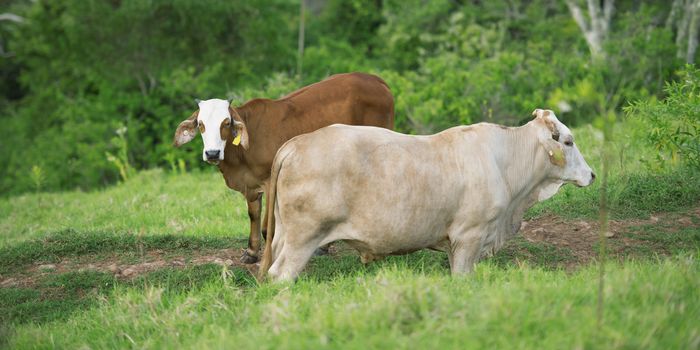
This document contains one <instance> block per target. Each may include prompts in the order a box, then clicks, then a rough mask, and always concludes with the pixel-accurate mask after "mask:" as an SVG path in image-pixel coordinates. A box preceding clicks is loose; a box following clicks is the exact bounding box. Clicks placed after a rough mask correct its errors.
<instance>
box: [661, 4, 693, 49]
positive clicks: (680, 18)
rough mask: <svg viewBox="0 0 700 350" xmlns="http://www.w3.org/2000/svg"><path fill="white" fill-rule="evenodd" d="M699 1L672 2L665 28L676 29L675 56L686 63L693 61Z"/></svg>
mask: <svg viewBox="0 0 700 350" xmlns="http://www.w3.org/2000/svg"><path fill="white" fill-rule="evenodd" d="M699 27H700V0H674V1H673V6H672V7H671V12H670V14H669V16H668V18H667V20H666V28H667V29H669V30H672V29H674V28H675V29H676V47H677V51H676V56H678V58H682V59H685V62H686V63H693V62H694V61H695V53H696V52H697V49H698V32H699V30H700V28H699Z"/></svg>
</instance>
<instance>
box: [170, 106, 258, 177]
mask: <svg viewBox="0 0 700 350" xmlns="http://www.w3.org/2000/svg"><path fill="white" fill-rule="evenodd" d="M197 104H198V105H199V109H198V110H196V111H195V112H194V113H193V114H192V115H191V116H190V117H189V118H187V119H185V120H184V121H182V123H180V125H178V127H177V130H176V131H175V138H174V141H173V144H174V145H175V147H180V145H183V144H185V143H187V142H190V141H192V139H194V136H195V134H196V133H197V130H199V132H200V133H201V134H202V140H203V141H204V149H203V150H202V159H204V160H205V161H207V162H209V163H212V164H218V163H219V162H220V161H222V160H223V159H224V150H225V148H226V142H227V141H228V142H232V143H233V144H234V145H236V146H238V145H240V146H242V147H243V148H245V149H248V131H247V129H246V126H245V123H244V122H243V120H242V119H241V116H240V115H238V113H237V112H236V110H235V109H233V108H231V106H230V103H229V102H228V101H226V100H219V99H211V100H206V101H199V100H198V101H197Z"/></svg>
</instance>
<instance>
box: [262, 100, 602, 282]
mask: <svg viewBox="0 0 700 350" xmlns="http://www.w3.org/2000/svg"><path fill="white" fill-rule="evenodd" d="M533 116H535V118H534V119H533V120H531V121H530V122H528V123H527V124H526V125H524V126H521V127H505V126H500V125H495V124H489V123H479V124H475V125H471V126H457V127H454V128H451V129H448V130H445V131H443V132H440V133H438V134H435V135H428V136H410V135H404V134H400V133H396V132H393V131H390V130H386V129H379V128H372V127H361V126H344V125H333V126H329V127H326V128H323V129H320V130H317V131H315V132H313V133H310V134H306V135H302V136H297V137H295V138H293V139H292V140H290V141H289V142H287V143H286V144H285V145H284V146H282V148H280V150H279V151H278V153H277V156H276V157H275V161H274V163H273V166H272V177H271V180H270V192H269V194H268V198H269V201H268V203H267V211H268V214H269V215H270V220H269V222H268V239H267V242H266V243H265V250H264V255H263V259H262V262H261V264H260V270H259V273H260V276H261V277H265V276H267V277H269V278H270V279H272V280H273V281H284V280H294V279H295V278H296V277H297V276H298V274H299V273H300V271H301V270H302V269H303V268H304V266H305V265H306V263H307V261H308V260H309V258H310V257H311V255H312V253H313V252H314V250H315V249H316V248H317V247H319V246H322V245H324V244H328V243H330V242H334V241H345V242H347V243H348V244H349V245H350V246H351V247H353V248H355V249H356V250H358V251H359V253H360V257H361V260H362V262H363V263H367V262H369V261H372V260H375V259H379V258H382V257H384V256H386V255H393V254H405V253H409V252H413V251H416V250H419V249H423V248H428V249H433V250H439V251H444V252H447V256H448V259H449V263H450V269H451V272H452V273H453V274H463V273H469V272H471V271H472V269H473V266H474V265H475V263H476V262H477V261H478V259H479V258H480V257H481V256H485V255H488V254H491V253H493V252H495V251H496V250H497V249H499V248H500V247H501V246H502V244H503V243H504V241H505V239H506V238H508V237H509V236H512V235H514V234H516V233H517V232H518V230H519V229H520V223H521V221H522V218H523V213H524V212H525V210H526V209H527V208H529V207H530V206H532V205H533V204H534V203H535V202H538V201H543V200H545V199H548V198H550V197H551V196H553V195H554V194H555V193H556V192H557V191H558V189H559V188H560V187H561V186H562V185H563V184H566V183H573V184H575V185H577V186H581V187H582V186H588V185H590V184H591V183H592V182H593V180H594V179H595V174H594V173H593V171H592V170H591V168H590V167H589V166H588V164H587V163H586V161H585V160H584V158H583V156H582V155H581V153H580V152H579V150H578V148H577V147H576V145H575V144H574V136H573V135H572V134H571V131H570V130H569V128H567V127H566V126H565V125H564V124H562V123H561V122H560V121H559V120H558V119H557V117H556V116H555V115H554V113H553V112H552V111H550V110H541V109H537V110H535V112H533ZM339 140H342V141H339ZM271 238H272V239H271ZM266 274H267V275H266Z"/></svg>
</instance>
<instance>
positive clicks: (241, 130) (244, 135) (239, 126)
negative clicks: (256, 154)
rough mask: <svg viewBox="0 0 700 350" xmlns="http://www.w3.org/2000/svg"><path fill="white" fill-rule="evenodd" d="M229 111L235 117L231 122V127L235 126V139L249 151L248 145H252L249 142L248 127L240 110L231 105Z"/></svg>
mask: <svg viewBox="0 0 700 350" xmlns="http://www.w3.org/2000/svg"><path fill="white" fill-rule="evenodd" d="M228 112H229V114H230V115H231V118H232V119H233V123H232V124H231V127H232V128H233V137H234V139H233V140H234V142H235V143H237V144H238V145H241V146H243V149H245V150H246V151H247V150H248V147H250V144H249V143H248V127H247V126H246V124H245V121H244V120H243V118H242V117H241V115H240V114H238V111H236V110H235V109H233V108H231V107H229V108H228ZM239 137H240V138H239Z"/></svg>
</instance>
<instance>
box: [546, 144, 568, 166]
mask: <svg viewBox="0 0 700 350" xmlns="http://www.w3.org/2000/svg"><path fill="white" fill-rule="evenodd" d="M544 149H545V151H546V152H547V156H548V157H549V162H550V163H552V164H554V165H556V166H559V167H562V168H563V167H564V166H565V165H566V157H565V156H564V147H562V145H561V143H559V142H557V141H554V140H545V141H544Z"/></svg>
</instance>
